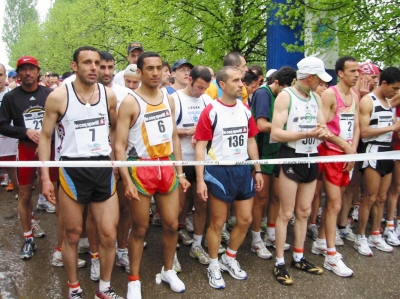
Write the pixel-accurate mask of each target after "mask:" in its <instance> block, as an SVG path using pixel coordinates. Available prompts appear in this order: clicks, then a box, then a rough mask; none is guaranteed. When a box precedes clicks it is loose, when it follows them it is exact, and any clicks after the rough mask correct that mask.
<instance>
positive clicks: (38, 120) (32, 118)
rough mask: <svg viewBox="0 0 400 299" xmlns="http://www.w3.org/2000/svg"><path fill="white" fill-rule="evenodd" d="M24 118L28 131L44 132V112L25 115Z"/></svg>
mask: <svg viewBox="0 0 400 299" xmlns="http://www.w3.org/2000/svg"><path fill="white" fill-rule="evenodd" d="M22 116H23V117H24V122H25V127H26V128H27V129H33V130H37V131H41V130H42V123H43V116H44V111H40V112H31V113H24V114H22Z"/></svg>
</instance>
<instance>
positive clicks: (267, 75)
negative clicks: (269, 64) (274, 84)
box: [265, 69, 277, 78]
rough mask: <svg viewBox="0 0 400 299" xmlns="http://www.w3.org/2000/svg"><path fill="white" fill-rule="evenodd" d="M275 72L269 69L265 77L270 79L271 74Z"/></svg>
mask: <svg viewBox="0 0 400 299" xmlns="http://www.w3.org/2000/svg"><path fill="white" fill-rule="evenodd" d="M276 71H277V70H276V69H270V70H268V72H267V74H266V75H265V77H266V78H268V77H270V76H271V75H272V74H273V73H275V72H276Z"/></svg>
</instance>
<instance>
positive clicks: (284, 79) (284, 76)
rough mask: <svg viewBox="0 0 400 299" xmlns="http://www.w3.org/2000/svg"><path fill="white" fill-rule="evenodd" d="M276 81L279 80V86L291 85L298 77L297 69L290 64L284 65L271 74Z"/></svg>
mask: <svg viewBox="0 0 400 299" xmlns="http://www.w3.org/2000/svg"><path fill="white" fill-rule="evenodd" d="M271 77H273V79H274V81H275V80H278V84H279V86H285V85H286V86H291V85H292V82H293V80H294V79H296V70H295V69H294V68H292V67H290V66H283V67H281V68H280V69H279V70H278V71H276V72H275V73H273V74H272V75H271ZM271 84H272V83H271Z"/></svg>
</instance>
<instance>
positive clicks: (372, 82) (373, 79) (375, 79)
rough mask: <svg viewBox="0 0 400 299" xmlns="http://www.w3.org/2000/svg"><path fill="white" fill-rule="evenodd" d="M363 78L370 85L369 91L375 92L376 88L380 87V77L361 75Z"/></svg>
mask: <svg viewBox="0 0 400 299" xmlns="http://www.w3.org/2000/svg"><path fill="white" fill-rule="evenodd" d="M361 76H362V78H364V79H365V80H367V82H368V84H369V90H370V91H373V90H374V88H375V87H377V86H378V83H379V75H375V74H373V75H369V74H364V73H363V74H362V75H361Z"/></svg>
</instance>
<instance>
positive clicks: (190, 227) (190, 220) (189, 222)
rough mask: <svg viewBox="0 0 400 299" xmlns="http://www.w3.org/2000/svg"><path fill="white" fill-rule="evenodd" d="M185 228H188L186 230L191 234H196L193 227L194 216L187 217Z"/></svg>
mask: <svg viewBox="0 0 400 299" xmlns="http://www.w3.org/2000/svg"><path fill="white" fill-rule="evenodd" d="M185 226H186V230H187V231H188V232H189V233H192V232H194V226H193V214H190V215H188V216H187V217H186V219H185Z"/></svg>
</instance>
